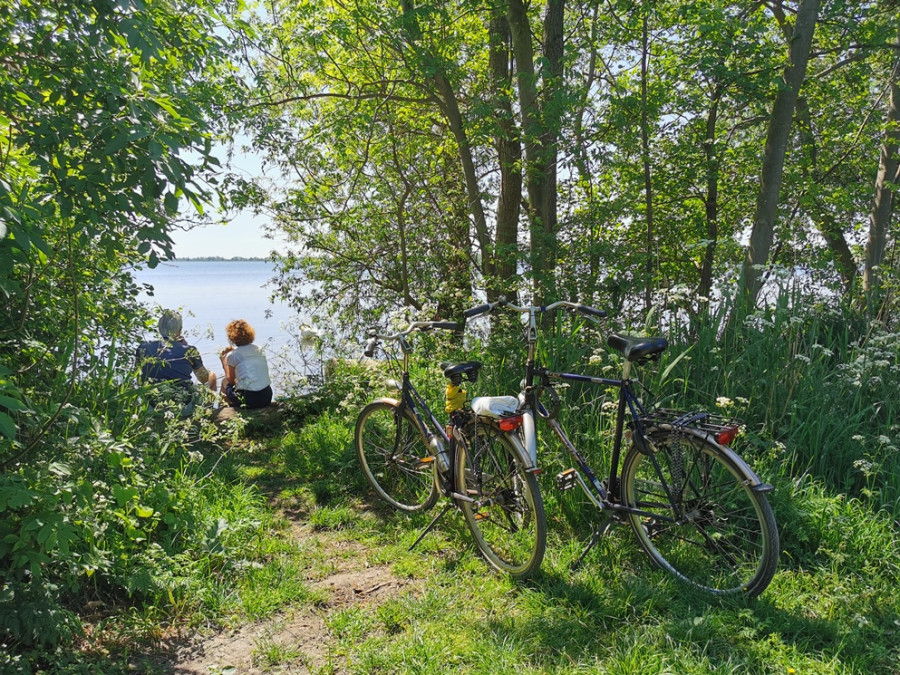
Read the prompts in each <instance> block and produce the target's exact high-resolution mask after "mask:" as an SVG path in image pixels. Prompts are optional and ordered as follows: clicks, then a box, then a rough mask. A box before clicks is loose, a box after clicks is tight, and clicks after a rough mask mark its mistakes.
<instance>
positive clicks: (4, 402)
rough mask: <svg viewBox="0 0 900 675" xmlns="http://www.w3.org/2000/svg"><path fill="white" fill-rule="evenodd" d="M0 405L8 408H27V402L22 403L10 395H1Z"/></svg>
mask: <svg viewBox="0 0 900 675" xmlns="http://www.w3.org/2000/svg"><path fill="white" fill-rule="evenodd" d="M0 406H3V407H4V408H6V409H7V410H25V407H26V406H25V404H24V403H22V401H20V400H19V399H17V398H10V397H9V396H2V395H0Z"/></svg>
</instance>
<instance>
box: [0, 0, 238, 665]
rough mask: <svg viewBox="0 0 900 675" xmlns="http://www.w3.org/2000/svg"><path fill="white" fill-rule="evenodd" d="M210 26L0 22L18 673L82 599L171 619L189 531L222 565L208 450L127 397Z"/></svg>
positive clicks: (8, 640) (54, 643)
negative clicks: (206, 480) (22, 659)
mask: <svg viewBox="0 0 900 675" xmlns="http://www.w3.org/2000/svg"><path fill="white" fill-rule="evenodd" d="M219 9H220V5H219V3H217V2H213V1H211V2H193V3H174V4H173V3H171V2H155V1H149V2H145V1H144V0H134V1H133V2H132V1H131V0H124V1H112V0H103V1H101V2H93V3H84V2H68V1H63V2H58V3H53V4H52V5H48V4H47V3H36V2H31V1H30V0H25V1H23V2H16V3H4V4H3V5H2V7H0V62H2V63H3V65H4V67H3V68H0V141H2V143H0V145H2V147H3V151H2V152H0V175H2V179H0V296H2V298H3V304H4V322H3V324H2V326H0V512H2V516H3V517H2V519H0V568H2V569H3V578H4V582H3V586H2V590H0V639H2V641H3V643H4V652H5V653H6V652H8V653H9V654H10V658H11V659H13V660H15V658H17V657H18V656H21V655H23V654H25V653H26V652H27V651H28V650H30V649H40V650H45V655H46V656H47V658H48V659H49V660H51V661H52V660H54V655H55V654H56V652H55V650H56V649H57V648H59V649H60V650H64V649H65V647H67V646H71V643H72V640H73V639H74V638H76V637H77V636H78V635H79V632H80V630H81V626H80V620H79V618H78V617H76V615H75V614H74V613H73V611H72V608H75V607H79V606H83V604H84V603H85V602H86V601H88V600H89V599H91V598H94V599H97V600H96V601H99V602H102V603H110V604H111V605H115V604H116V603H120V602H126V601H127V602H130V603H132V604H133V605H134V606H135V607H138V608H139V607H142V606H144V605H145V604H151V605H156V604H158V605H159V606H161V607H165V608H167V609H166V610H165V612H164V614H167V615H168V616H177V615H178V614H179V612H182V611H184V608H186V607H188V606H190V605H191V604H192V603H194V602H195V600H194V599H193V596H192V595H191V594H190V593H189V591H190V588H189V586H190V583H189V582H188V579H189V578H190V577H191V575H192V574H194V573H195V568H196V566H197V564H198V561H199V560H200V559H201V556H202V555H203V550H204V549H201V550H199V551H195V550H193V549H191V553H190V554H187V553H186V551H187V550H188V549H189V548H190V547H192V545H193V543H194V542H193V538H192V537H193V532H194V530H195V529H199V530H201V531H206V532H207V533H208V534H207V541H208V542H209V547H208V548H209V551H213V550H217V551H220V552H219V555H221V556H224V557H228V556H229V554H230V553H229V552H230V551H232V550H234V548H233V547H230V546H221V545H219V544H218V543H216V542H217V541H218V539H220V538H221V533H219V532H218V531H217V530H214V529H210V528H211V527H212V524H211V523H210V522H209V520H208V516H207V513H206V506H207V504H206V502H205V500H204V494H203V493H204V490H205V489H206V486H204V485H203V484H202V483H203V481H201V480H199V476H198V475H196V474H194V471H195V467H196V465H197V463H198V462H200V461H201V460H202V459H203V456H202V454H201V452H200V450H201V449H208V448H209V445H208V443H209V442H210V441H211V440H213V439H214V438H215V437H216V435H217V432H215V431H214V429H213V427H212V425H211V424H210V422H209V420H208V419H205V420H204V419H199V418H198V419H196V420H194V421H187V420H186V421H181V422H179V421H177V420H176V419H175V418H176V416H177V412H178V408H177V407H174V406H171V407H167V406H166V405H163V404H161V405H158V406H156V410H155V411H151V410H148V408H147V405H146V401H147V400H149V399H151V398H157V399H158V398H160V397H161V395H160V393H159V392H154V391H153V390H152V389H151V388H149V387H143V386H138V385H137V383H136V378H135V363H134V357H133V353H134V351H133V350H134V348H135V345H136V343H137V341H138V338H139V336H140V335H141V334H142V332H143V329H144V326H145V323H146V317H145V314H144V310H143V309H142V308H141V307H140V306H139V305H138V303H137V297H138V293H139V290H140V289H139V288H138V287H137V285H136V284H135V283H134V281H133V279H132V277H131V274H130V269H132V268H133V267H134V266H136V265H140V264H150V265H155V264H156V262H157V261H158V260H159V259H160V258H162V257H168V256H169V255H170V254H171V240H170V238H169V231H170V229H171V228H172V227H173V226H174V224H175V222H176V221H177V219H178V217H179V215H180V214H181V212H182V208H183V207H184V206H185V205H187V206H188V208H191V209H193V210H195V211H197V212H198V213H202V211H203V202H205V201H209V200H210V199H211V198H212V195H213V190H214V189H215V176H214V175H213V174H214V172H216V171H217V170H218V169H217V167H218V161H217V160H216V159H215V157H214V156H213V155H212V151H211V149H212V138H213V130H214V128H215V124H214V123H213V122H212V120H213V119H214V118H213V116H212V114H213V109H214V108H215V106H216V105H217V103H216V101H215V99H214V98H213V95H214V91H215V89H216V87H217V86H218V85H219V84H220V83H221V81H222V79H221V78H222V77H227V72H224V73H223V71H222V70H221V68H222V67H223V65H225V64H226V62H227V53H226V47H228V45H227V43H226V42H225V41H224V40H223V39H222V38H221V37H220V36H219V35H220V31H219V28H220V27H221V20H222V17H221V16H220V15H219V14H218V10H219ZM200 475H202V474H200ZM213 522H216V521H213ZM198 554H199V555H198ZM4 658H5V657H4ZM13 660H10V661H9V662H7V663H4V664H3V665H4V667H5V666H6V665H10V664H12V663H13ZM42 664H43V662H42V661H41V660H40V659H39V660H38V662H37V667H41V666H42Z"/></svg>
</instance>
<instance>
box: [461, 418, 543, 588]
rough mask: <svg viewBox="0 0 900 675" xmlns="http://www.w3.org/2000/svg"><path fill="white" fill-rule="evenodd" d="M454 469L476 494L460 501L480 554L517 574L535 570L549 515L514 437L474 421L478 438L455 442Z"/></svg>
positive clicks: (466, 488) (523, 575)
mask: <svg viewBox="0 0 900 675" xmlns="http://www.w3.org/2000/svg"><path fill="white" fill-rule="evenodd" d="M455 472H456V485H457V487H458V488H459V490H460V491H461V492H462V493H463V494H464V495H466V496H467V497H470V498H471V499H472V500H473V501H471V502H469V501H464V500H460V502H459V504H460V506H461V508H462V512H463V516H464V518H465V521H466V525H467V526H468V528H469V530H470V531H471V533H472V536H473V537H474V539H475V544H476V546H477V547H478V550H479V551H481V554H482V556H483V557H484V558H485V560H487V562H488V563H489V564H490V565H491V566H492V567H494V568H495V569H497V570H499V571H501V572H505V573H507V574H509V575H510V576H512V577H514V578H516V579H527V578H528V577H530V576H532V575H533V574H534V573H535V572H537V570H538V569H539V568H540V566H541V561H542V560H543V559H544V550H545V548H546V544H547V518H546V516H545V514H544V502H543V499H542V498H541V492H540V488H539V487H538V483H537V479H536V478H535V476H534V474H532V473H528V472H527V471H526V470H525V466H524V465H523V464H522V462H521V461H520V459H519V455H518V453H517V452H516V450H515V447H514V446H513V444H512V442H511V441H510V440H509V439H508V438H507V437H506V435H505V434H504V433H503V432H501V431H500V430H499V429H495V428H494V427H491V426H489V425H486V424H476V425H475V433H474V438H467V439H466V443H465V445H464V447H459V448H457V453H456V462H455Z"/></svg>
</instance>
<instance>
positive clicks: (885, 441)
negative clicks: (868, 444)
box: [878, 434, 891, 445]
mask: <svg viewBox="0 0 900 675" xmlns="http://www.w3.org/2000/svg"><path fill="white" fill-rule="evenodd" d="M878 442H879V443H881V444H882V445H890V442H891V439H890V438H889V437H888V436H885V435H884V434H881V436H879V437H878Z"/></svg>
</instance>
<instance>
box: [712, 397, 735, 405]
mask: <svg viewBox="0 0 900 675" xmlns="http://www.w3.org/2000/svg"><path fill="white" fill-rule="evenodd" d="M716 405H717V406H718V407H720V408H728V407H730V406H733V405H734V401H732V400H731V399H730V398H728V397H727V396H719V397H718V398H716Z"/></svg>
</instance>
